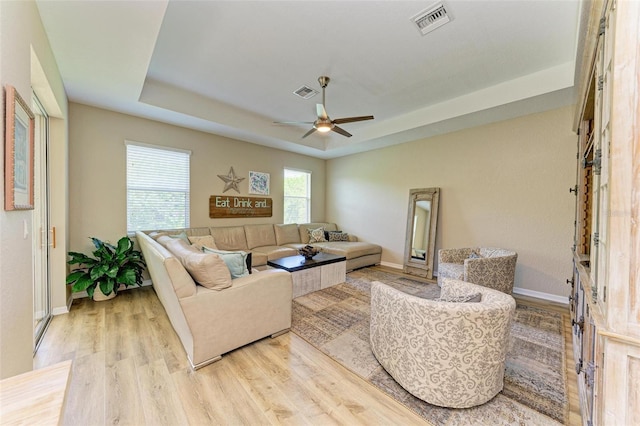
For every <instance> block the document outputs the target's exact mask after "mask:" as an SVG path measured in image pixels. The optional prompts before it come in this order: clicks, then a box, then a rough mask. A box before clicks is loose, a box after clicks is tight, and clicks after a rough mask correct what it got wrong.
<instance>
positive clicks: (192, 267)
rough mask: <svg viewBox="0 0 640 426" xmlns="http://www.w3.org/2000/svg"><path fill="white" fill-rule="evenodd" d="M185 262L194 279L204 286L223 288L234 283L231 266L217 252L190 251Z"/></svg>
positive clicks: (215, 288)
mask: <svg viewBox="0 0 640 426" xmlns="http://www.w3.org/2000/svg"><path fill="white" fill-rule="evenodd" d="M183 264H184V267H185V269H186V270H187V271H188V272H189V274H191V276H192V277H193V279H194V280H195V281H196V282H197V283H198V284H200V285H201V286H203V287H206V288H209V289H212V290H222V289H223V288H227V287H231V285H232V284H233V283H232V281H231V273H230V272H229V268H227V265H226V264H225V262H224V261H223V260H222V258H221V257H220V256H218V255H216V254H211V253H190V254H188V255H186V256H185V257H184V260H183Z"/></svg>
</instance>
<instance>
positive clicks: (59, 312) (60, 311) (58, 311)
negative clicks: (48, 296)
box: [51, 306, 69, 316]
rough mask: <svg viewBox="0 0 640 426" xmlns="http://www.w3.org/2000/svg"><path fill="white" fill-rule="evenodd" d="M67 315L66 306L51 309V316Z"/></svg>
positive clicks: (67, 309)
mask: <svg viewBox="0 0 640 426" xmlns="http://www.w3.org/2000/svg"><path fill="white" fill-rule="evenodd" d="M68 313H69V308H68V307H66V306H58V307H57V308H53V309H52V310H51V315H54V316H55V315H63V314H68Z"/></svg>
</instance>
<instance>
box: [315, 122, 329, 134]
mask: <svg viewBox="0 0 640 426" xmlns="http://www.w3.org/2000/svg"><path fill="white" fill-rule="evenodd" d="M331 127H332V126H331V124H329V123H320V124H318V125H317V126H316V130H317V131H319V132H321V133H327V132H330V131H331Z"/></svg>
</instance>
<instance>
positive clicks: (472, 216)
mask: <svg viewBox="0 0 640 426" xmlns="http://www.w3.org/2000/svg"><path fill="white" fill-rule="evenodd" d="M572 114H573V107H566V108H561V109H557V110H553V111H548V112H544V113H539V114H534V115H529V116H525V117H520V118H517V119H512V120H508V121H503V122H499V123H494V124H490V125H485V126H481V127H476V128H472V129H467V130H463V131H459V132H455V133H450V134H446V135H442V136H437V137H433V138H429V139H426V140H420V141H415V142H411V143H407V144H403V145H397V146H394V147H389V148H385V149H380V150H376V151H370V152H367V153H363V154H358V155H353V156H347V157H342V158H337V159H333V160H329V161H328V162H327V214H326V216H327V220H329V221H332V222H336V223H338V224H340V226H341V227H342V228H343V229H344V230H345V231H347V232H353V233H355V234H356V235H358V236H360V237H362V238H363V239H364V240H367V241H372V242H376V243H378V244H380V245H382V247H383V253H382V261H383V262H387V263H391V264H402V258H403V254H404V241H405V229H406V228H405V227H406V220H407V203H408V198H409V190H410V189H411V188H425V187H440V188H441V192H440V209H439V210H440V211H439V216H438V234H437V239H436V250H437V249H438V248H449V247H467V246H476V245H478V246H489V247H493V246H495V247H503V248H508V249H513V250H515V251H517V252H518V264H517V272H516V284H515V285H516V287H521V288H525V289H528V290H533V291H538V292H543V293H548V294H552V295H563V296H564V295H567V294H568V288H567V286H566V285H565V280H566V279H567V278H568V277H570V276H571V252H570V248H571V246H572V245H573V231H572V224H573V220H574V203H575V197H574V196H573V195H571V194H569V192H568V189H569V188H570V187H572V186H573V185H574V184H575V155H576V154H575V152H576V151H575V148H576V136H575V135H574V134H573V133H572V132H571V122H572V121H571V120H572V117H573V116H572ZM364 217H366V220H363V218H364ZM436 269H437V266H436Z"/></svg>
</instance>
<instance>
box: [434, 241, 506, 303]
mask: <svg viewBox="0 0 640 426" xmlns="http://www.w3.org/2000/svg"><path fill="white" fill-rule="evenodd" d="M517 260H518V253H516V252H515V251H510V250H504V249H499V248H486V247H470V248H457V249H441V250H438V285H440V286H441V285H442V279H443V278H453V279H456V280H462V281H466V282H468V283H473V284H478V285H481V286H484V287H489V288H493V289H495V290H500V291H501V292H503V293H507V294H511V293H512V292H513V281H514V278H515V275H516V261H517Z"/></svg>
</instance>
